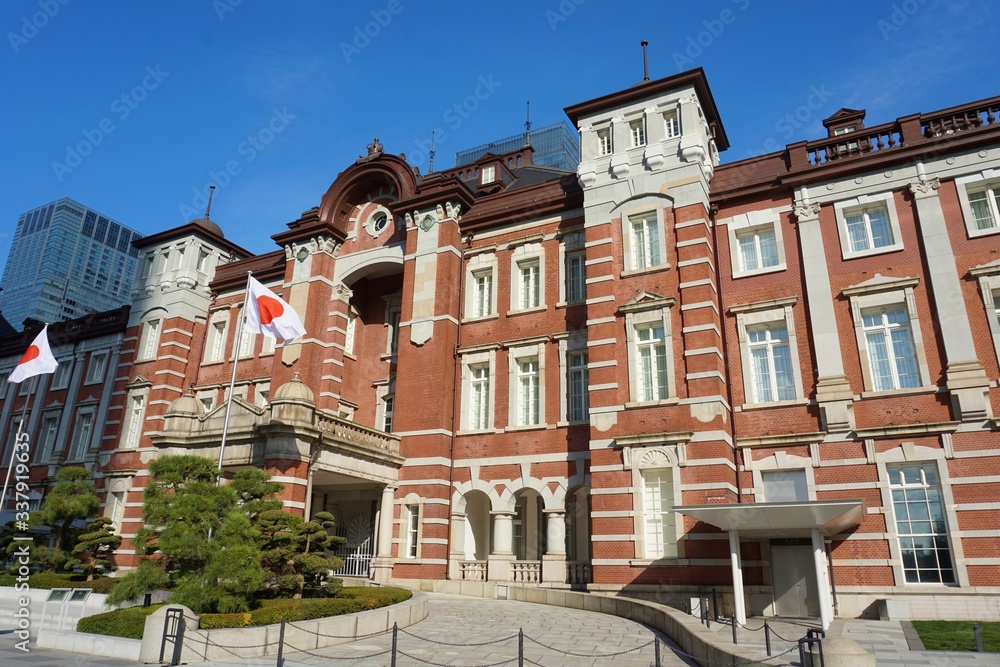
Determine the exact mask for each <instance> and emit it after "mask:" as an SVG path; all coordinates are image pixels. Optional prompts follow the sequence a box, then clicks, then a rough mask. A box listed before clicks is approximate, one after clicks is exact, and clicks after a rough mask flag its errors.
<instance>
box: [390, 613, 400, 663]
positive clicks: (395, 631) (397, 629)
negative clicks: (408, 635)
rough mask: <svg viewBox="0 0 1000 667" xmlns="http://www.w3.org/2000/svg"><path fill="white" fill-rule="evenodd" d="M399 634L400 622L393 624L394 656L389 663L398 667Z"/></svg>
mask: <svg viewBox="0 0 1000 667" xmlns="http://www.w3.org/2000/svg"><path fill="white" fill-rule="evenodd" d="M398 634H399V624H398V623H393V624H392V656H391V659H390V662H389V664H390V665H391V667H396V637H397V635H398Z"/></svg>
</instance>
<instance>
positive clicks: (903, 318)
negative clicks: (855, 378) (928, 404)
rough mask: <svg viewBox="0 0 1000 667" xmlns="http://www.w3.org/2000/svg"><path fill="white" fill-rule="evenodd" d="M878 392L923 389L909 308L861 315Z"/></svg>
mask: <svg viewBox="0 0 1000 667" xmlns="http://www.w3.org/2000/svg"><path fill="white" fill-rule="evenodd" d="M861 320H862V323H863V326H864V336H865V345H866V347H867V349H868V362H869V364H870V365H871V373H872V385H873V389H874V390H875V391H888V390H891V389H905V388H908V387H918V386H920V374H919V373H918V372H917V355H916V351H915V350H914V348H913V338H912V336H911V334H910V320H909V317H908V316H907V313H906V308H905V307H902V306H900V307H899V308H896V309H893V310H868V311H863V312H862V313H861Z"/></svg>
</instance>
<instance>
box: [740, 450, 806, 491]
mask: <svg viewBox="0 0 1000 667" xmlns="http://www.w3.org/2000/svg"><path fill="white" fill-rule="evenodd" d="M780 470H787V471H798V470H802V471H803V472H804V473H805V477H806V491H807V493H808V499H809V500H816V476H815V468H814V461H813V459H812V457H811V456H796V455H795V454H789V453H788V452H786V451H784V450H781V451H777V452H775V453H774V454H771V455H770V456H766V457H764V458H762V459H757V460H754V461H753V466H752V472H753V486H754V489H753V490H754V493H755V494H756V499H757V502H766V498H765V496H764V474H763V473H764V472H768V473H771V472H775V471H780Z"/></svg>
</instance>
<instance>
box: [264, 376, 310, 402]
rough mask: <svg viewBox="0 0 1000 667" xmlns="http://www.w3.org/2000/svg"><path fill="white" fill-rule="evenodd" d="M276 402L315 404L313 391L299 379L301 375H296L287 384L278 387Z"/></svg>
mask: <svg viewBox="0 0 1000 667" xmlns="http://www.w3.org/2000/svg"><path fill="white" fill-rule="evenodd" d="M271 401H272V402H274V401H307V402H309V403H314V402H315V401H314V400H313V392H312V389H310V388H309V387H307V386H306V385H305V384H304V383H303V382H302V380H300V379H299V374H298V373H296V374H295V377H293V378H292V379H291V380H289V381H288V382H286V383H285V384H283V385H281V386H280V387H278V390H277V391H276V392H274V398H272V399H271Z"/></svg>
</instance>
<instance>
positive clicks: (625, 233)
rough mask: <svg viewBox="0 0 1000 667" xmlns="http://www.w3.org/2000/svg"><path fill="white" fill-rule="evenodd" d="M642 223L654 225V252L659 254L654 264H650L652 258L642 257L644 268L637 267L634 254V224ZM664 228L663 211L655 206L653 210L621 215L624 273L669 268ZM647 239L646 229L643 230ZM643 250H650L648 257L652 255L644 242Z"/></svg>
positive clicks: (649, 245) (648, 244) (637, 263)
mask: <svg viewBox="0 0 1000 667" xmlns="http://www.w3.org/2000/svg"><path fill="white" fill-rule="evenodd" d="M643 221H648V222H650V223H652V222H654V221H655V223H656V232H657V239H656V250H657V252H658V253H659V261H658V262H657V263H656V264H652V263H650V262H652V257H649V258H648V259H647V258H645V256H644V261H645V262H647V263H646V264H645V265H644V266H639V261H638V255H637V254H636V239H635V227H634V225H635V223H636V222H639V223H640V224H641V223H642V222H643ZM665 229H666V226H665V225H664V221H663V209H662V207H661V206H656V208H655V209H654V210H649V209H645V210H640V211H634V212H624V213H623V215H622V238H623V239H624V242H625V243H624V247H623V248H622V252H623V254H624V256H625V257H624V259H625V262H624V264H625V267H626V272H643V271H657V270H659V269H664V268H667V267H669V264H668V263H667V239H666V233H665ZM645 231H646V235H647V238H648V229H647V230H645ZM643 245H644V246H645V248H647V249H649V250H650V255H651V254H652V245H651V244H650V243H646V242H644V244H643Z"/></svg>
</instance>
